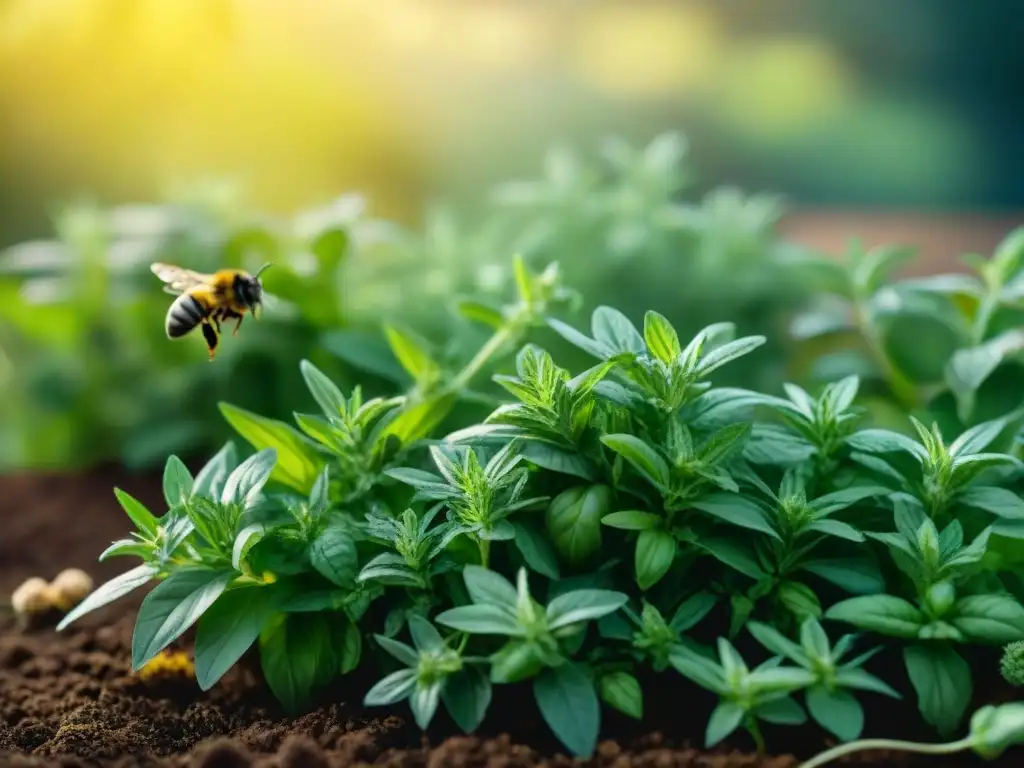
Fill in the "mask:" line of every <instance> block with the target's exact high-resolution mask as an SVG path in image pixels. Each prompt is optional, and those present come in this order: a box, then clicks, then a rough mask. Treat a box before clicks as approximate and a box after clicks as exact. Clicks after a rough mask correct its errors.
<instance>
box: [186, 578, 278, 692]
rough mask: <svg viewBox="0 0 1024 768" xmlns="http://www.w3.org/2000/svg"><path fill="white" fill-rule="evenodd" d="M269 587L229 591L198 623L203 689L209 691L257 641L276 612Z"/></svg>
mask: <svg viewBox="0 0 1024 768" xmlns="http://www.w3.org/2000/svg"><path fill="white" fill-rule="evenodd" d="M272 606H273V603H272V601H271V595H270V592H269V590H268V588H267V587H243V588H241V589H235V590H232V591H229V592H225V593H224V594H222V595H221V596H220V597H219V598H217V601H216V602H215V603H213V605H211V606H210V607H209V608H208V609H207V611H206V613H204V614H203V615H202V617H201V618H200V619H199V622H198V624H197V625H196V646H195V670H196V681H197V682H198V683H199V688H200V690H203V691H208V690H209V689H210V688H212V687H213V685H214V683H216V682H217V681H218V680H220V678H221V677H223V675H224V673H225V672H227V671H228V670H229V669H231V667H232V666H234V664H235V662H237V661H238V660H239V659H240V658H242V656H243V655H244V654H245V652H246V651H248V650H249V648H250V647H251V646H252V644H253V643H255V642H256V639H257V638H258V637H259V635H260V631H261V630H262V629H263V625H264V624H265V623H266V622H267V620H268V619H269V618H270V617H271V615H272V613H273V608H272Z"/></svg>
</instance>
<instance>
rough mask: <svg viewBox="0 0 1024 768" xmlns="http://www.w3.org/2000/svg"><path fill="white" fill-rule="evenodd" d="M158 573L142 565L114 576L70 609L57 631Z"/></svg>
mask: <svg viewBox="0 0 1024 768" xmlns="http://www.w3.org/2000/svg"><path fill="white" fill-rule="evenodd" d="M158 572H159V569H158V568H157V567H156V566H155V565H150V564H149V563H143V564H142V565H137V566H135V567H134V568H132V569H131V570H130V571H125V572H124V573H122V574H121V575H120V576H115V577H114V578H112V579H111V580H110V581H108V582H106V583H105V584H102V585H101V586H99V587H98V588H96V589H95V590H93V591H92V592H90V593H89V595H88V596H87V597H86V598H85V599H84V600H83V601H82V602H80V603H79V604H78V605H76V606H75V607H74V608H72V609H71V611H70V612H69V613H67V614H66V615H65V616H64V618H63V619H61V621H60V623H59V624H58V625H57V631H58V632H60V631H61V630H63V629H65V628H66V627H67V626H68V625H70V624H71V623H72V622H73V621H77V620H78V619H80V618H81V617H82V616H85V614H87V613H92V612H93V611H95V610H96V609H97V608H102V607H103V606H104V605H107V604H109V603H112V602H114V601H115V600H117V599H118V598H121V597H124V596H125V595H127V594H128V593H129V592H134V591H135V590H136V589H138V588H139V587H141V586H142V585H143V584H146V583H148V582H150V581H152V579H153V578H154V577H155V576H156V575H157V573H158Z"/></svg>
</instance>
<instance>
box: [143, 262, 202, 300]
mask: <svg viewBox="0 0 1024 768" xmlns="http://www.w3.org/2000/svg"><path fill="white" fill-rule="evenodd" d="M149 268H150V269H151V270H152V272H153V274H154V275H156V276H157V277H158V278H160V279H161V280H162V281H163V282H165V283H167V285H165V286H164V291H165V292H166V293H169V294H171V295H177V294H179V293H184V292H185V291H187V290H188V289H189V288H193V287H195V286H197V285H201V284H202V283H205V282H208V281H209V280H210V279H211V278H212V275H204V274H203V273H202V272H193V271H192V270H191V269H183V268H181V267H176V266H174V265H173V264H162V263H161V262H156V263H155V264H150V265H149Z"/></svg>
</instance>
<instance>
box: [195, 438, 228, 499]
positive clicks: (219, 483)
mask: <svg viewBox="0 0 1024 768" xmlns="http://www.w3.org/2000/svg"><path fill="white" fill-rule="evenodd" d="M237 464H238V451H237V450H236V449H235V444H234V443H232V442H227V443H225V444H224V445H223V447H222V448H221V449H220V450H219V451H217V453H216V455H214V457H213V458H212V459H210V460H209V461H208V462H206V464H205V465H204V466H203V468H202V469H201V470H199V474H197V475H196V479H195V482H193V483H192V496H193V497H196V496H199V497H204V498H207V499H212V500H216V499H219V498H220V494H221V490H222V489H223V488H224V481H225V480H227V477H228V475H229V474H231V470H233V469H234V468H235V466H236V465H237Z"/></svg>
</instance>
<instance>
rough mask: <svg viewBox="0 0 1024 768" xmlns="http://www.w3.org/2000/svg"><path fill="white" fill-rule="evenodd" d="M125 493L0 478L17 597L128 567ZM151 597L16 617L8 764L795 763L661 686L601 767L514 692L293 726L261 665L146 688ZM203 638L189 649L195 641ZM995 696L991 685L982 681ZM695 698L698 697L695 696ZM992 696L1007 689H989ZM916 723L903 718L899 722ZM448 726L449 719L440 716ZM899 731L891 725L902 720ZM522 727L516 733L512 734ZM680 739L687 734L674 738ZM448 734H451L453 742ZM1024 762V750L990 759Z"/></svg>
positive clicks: (873, 717)
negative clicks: (139, 622) (731, 746)
mask: <svg viewBox="0 0 1024 768" xmlns="http://www.w3.org/2000/svg"><path fill="white" fill-rule="evenodd" d="M115 485H117V486H119V487H121V488H123V489H124V490H126V491H128V492H129V493H132V494H133V495H136V496H137V497H138V498H139V499H141V500H142V501H144V502H146V503H152V504H154V505H155V504H157V503H158V502H159V501H160V497H161V493H160V485H159V480H158V479H157V478H153V477H142V476H126V475H125V474H124V473H123V472H120V471H116V470H110V469H108V470H101V471H95V472H92V473H90V474H88V475H82V476H77V477H76V476H39V475H36V476H31V477H3V478H0V519H2V520H3V521H4V525H3V529H2V534H0V589H3V590H4V591H5V592H6V593H8V594H9V592H10V590H11V589H13V588H14V587H15V586H17V584H18V583H20V582H21V581H22V580H23V579H25V578H27V577H29V576H37V575H38V576H42V577H44V578H52V576H53V575H54V574H55V573H56V571H58V570H59V569H61V568H64V567H71V566H75V567H82V568H85V569H87V570H88V571H89V572H90V573H92V574H93V575H94V577H95V578H97V580H99V579H106V578H109V577H110V576H112V575H115V574H116V573H118V572H119V570H120V569H121V568H122V567H123V563H118V562H116V561H115V562H113V563H107V564H97V563H96V560H95V558H96V555H97V554H98V553H99V552H100V551H101V549H102V548H103V547H104V546H105V545H106V543H108V542H109V541H111V540H112V539H114V538H117V537H119V536H120V535H122V534H123V533H124V532H125V530H126V526H125V522H126V521H125V518H124V517H123V515H122V513H121V512H120V509H119V508H118V506H117V504H116V502H115V500H114V498H113V495H112V493H111V489H112V488H113V486H115ZM138 602H139V599H138V598H136V599H134V600H132V599H126V600H124V601H122V602H120V603H117V604H115V605H114V606H110V607H108V608H107V609H106V610H105V611H101V612H98V613H97V614H95V615H93V616H89V617H87V618H85V619H83V620H82V621H81V622H80V624H79V625H78V626H77V627H76V628H75V629H72V630H68V631H67V632H65V633H63V634H57V633H56V632H54V631H53V630H52V628H50V627H51V626H52V624H50V625H46V623H45V622H44V624H43V625H42V626H37V627H35V628H24V627H21V626H18V625H17V624H16V622H14V621H13V620H12V619H10V618H7V619H4V620H3V621H2V623H0V766H4V767H5V766H11V768H15V767H22V768H43V767H44V766H45V767H46V768H58V766H60V767H62V768H80V767H83V766H102V767H103V768H115V767H116V768H142V767H143V766H147V767H148V766H152V767H153V768H156V767H158V766H159V767H160V768H169V767H170V766H177V767H179V768H184V767H186V766H190V767H192V766H194V767H195V768H200V767H201V768H235V767H236V766H237V767H238V768H244V767H245V766H262V767H263V768H326V767H327V766H352V765H379V766H394V767H395V768H409V767H411V766H424V767H425V768H441V767H442V766H449V765H450V766H465V767H467V768H468V766H487V768H515V767H516V766H539V765H545V766H570V765H576V766H581V765H592V766H604V767H606V768H631V767H632V766H649V767H650V768H663V767H664V768H670V767H674V766H680V767H682V766H690V767H692V768H741V766H742V767H743V768H795V766H797V765H798V760H797V759H796V758H795V757H793V756H792V755H781V756H775V757H758V756H756V755H753V754H751V753H750V752H749V745H748V744H747V743H745V742H743V741H737V742H736V744H737V749H735V750H721V751H717V752H715V753H707V752H703V751H701V750H699V749H698V748H695V747H694V746H691V745H692V744H699V743H700V741H701V736H702V731H703V728H704V722H705V719H706V717H707V711H708V710H707V706H706V705H707V702H706V701H705V700H704V699H703V698H702V697H700V696H692V695H691V694H690V693H687V694H686V700H685V701H680V699H679V697H678V695H677V692H676V691H674V690H666V689H665V686H666V684H667V683H668V682H669V681H670V680H671V678H670V677H669V678H664V677H663V678H661V679H660V680H659V683H660V685H659V687H658V688H655V687H653V686H648V687H646V688H645V690H647V691H649V699H650V700H649V701H648V709H649V711H650V713H651V722H650V723H648V725H647V727H648V728H657V729H658V731H656V732H650V731H648V732H643V731H640V730H638V729H637V726H636V725H635V724H632V725H630V724H628V723H626V722H624V721H623V719H621V718H615V717H614V716H612V715H609V716H607V717H606V722H605V726H604V731H605V735H606V736H607V737H608V738H609V739H611V738H612V737H617V738H618V741H615V740H607V741H604V742H602V743H601V745H600V746H599V748H598V752H597V754H596V755H595V757H594V758H593V759H592V760H590V761H586V762H584V761H573V760H570V759H569V758H566V757H564V756H561V755H559V754H558V750H557V747H556V745H555V744H554V743H553V741H552V739H551V737H550V735H549V734H547V733H546V731H545V729H544V728H543V726H542V724H541V723H540V721H539V717H538V716H537V715H536V714H535V711H536V710H535V707H533V706H532V705H531V702H530V701H529V696H528V693H525V692H523V691H516V690H509V691H506V690H502V694H503V696H502V698H501V699H499V700H497V701H496V706H495V707H494V712H492V714H491V715H490V716H489V717H488V720H487V722H485V723H484V726H483V728H482V729H481V735H480V736H479V737H465V736H450V735H449V734H450V733H451V731H450V730H449V728H450V726H449V725H447V724H445V723H443V722H439V724H438V728H439V729H438V731H437V733H431V734H430V736H429V739H428V738H427V737H424V736H422V735H421V734H420V733H419V731H418V730H417V729H416V727H415V725H414V724H412V723H411V721H410V720H409V719H408V718H407V716H406V715H407V711H406V710H404V709H401V708H399V709H397V710H396V711H394V712H385V711H380V710H377V711H364V710H363V709H362V708H361V706H360V705H359V703H358V702H359V700H360V699H361V697H362V693H363V691H365V690H366V687H367V684H366V681H361V680H344V681H341V682H339V686H338V688H337V689H335V690H334V691H332V692H330V695H329V696H327V697H326V700H327V702H328V703H325V704H324V705H322V706H321V707H319V708H318V709H316V710H315V711H313V712H310V713H309V714H306V715H304V716H301V717H298V718H288V717H285V716H284V715H282V714H281V713H280V712H279V711H278V710H277V708H276V706H275V704H274V702H273V700H272V699H271V698H270V696H269V695H268V693H267V691H266V690H265V688H264V687H263V686H262V684H261V682H260V679H259V676H258V675H257V674H255V673H254V672H253V671H252V667H251V665H248V666H246V665H243V666H241V667H240V668H237V669H235V670H233V671H232V672H231V673H229V674H228V675H227V676H226V677H225V679H224V680H222V681H221V683H219V684H218V685H217V686H215V687H214V689H213V690H212V691H210V692H208V693H205V694H204V693H202V692H200V691H199V690H198V688H197V686H196V684H195V682H194V680H191V679H186V678H183V679H178V680H173V679H171V680H163V681H160V682H159V683H154V682H149V683H146V682H142V681H140V680H139V679H138V678H137V677H135V676H133V675H132V674H131V670H130V647H131V633H132V626H133V621H134V611H135V609H136V608H137V606H138ZM186 643H187V641H186ZM979 687H981V688H984V686H979ZM685 690H687V691H690V690H691V689H690V687H687V688H686V689H685ZM988 690H989V691H991V689H988ZM899 712H900V713H901V714H897V715H895V718H897V719H894V715H893V713H892V710H889V711H879V710H877V709H876V708H875V707H871V708H869V722H868V728H869V730H871V731H873V732H874V733H886V732H888V733H892V732H893V731H894V730H895V732H897V733H900V735H904V736H905V735H908V734H906V733H905V732H902V733H901V731H905V730H906V729H905V728H901V727H897V728H895V729H894V728H893V727H892V725H893V723H894V722H895V723H906V722H908V721H911V720H914V719H915V717H914V713H913V712H912V711H911V710H910V709H909V707H906V706H905V705H904V708H903V709H902V710H899ZM899 718H902V719H899ZM439 720H440V718H439ZM887 726H888V727H887ZM509 731H511V735H509ZM667 734H674V736H669V735H667ZM766 735H767V738H768V741H769V744H775V745H776V747H777V748H780V749H786V750H793V751H794V752H796V753H798V754H800V755H801V756H806V755H808V754H810V753H812V752H814V751H816V750H818V749H820V748H821V747H823V746H824V742H823V741H821V739H820V736H819V735H817V734H816V732H814V731H810V730H808V731H800V732H796V733H794V732H793V731H792V730H790V731H786V730H780V731H778V732H775V731H768V732H767V734H766ZM446 736H447V738H446ZM869 757H870V759H868V760H865V759H863V758H861V759H860V760H858V761H855V762H851V761H844V762H842V763H839V764H840V765H844V766H847V768H855V767H856V766H865V767H866V766H910V765H921V766H929V767H931V768H942V767H943V766H947V767H952V766H958V767H963V766H970V765H975V764H982V763H980V761H975V760H973V759H971V758H969V757H966V756H959V757H953V758H949V759H945V760H940V759H931V760H927V761H911V760H908V759H906V758H905V757H904V756H902V755H900V756H890V755H879V754H875V755H871V756H869ZM1020 764H1021V751H1020V750H1011V751H1010V752H1008V753H1007V754H1006V755H1005V756H1004V757H1003V759H1002V760H1000V761H998V762H996V763H988V764H987V765H990V766H992V765H994V766H1004V767H1005V768H1009V766H1011V765H1020Z"/></svg>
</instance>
